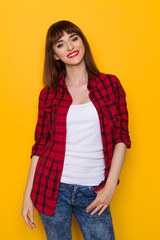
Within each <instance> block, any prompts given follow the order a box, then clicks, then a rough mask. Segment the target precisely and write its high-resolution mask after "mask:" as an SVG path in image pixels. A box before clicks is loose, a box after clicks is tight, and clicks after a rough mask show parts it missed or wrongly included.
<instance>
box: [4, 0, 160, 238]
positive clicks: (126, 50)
mask: <svg viewBox="0 0 160 240" xmlns="http://www.w3.org/2000/svg"><path fill="white" fill-rule="evenodd" d="M158 2H159V1H158V0H157V1H154V0H152V1H151V0H150V1H147V0H134V1H130V0H128V1H127V0H115V1H109V0H103V1H102V0H100V1H97V0H92V1H85V0H81V1H73V0H71V1H64V0H60V1H53V0H50V1H46V0H40V1H38V0H34V1H33V0H32V1H31V0H28V1H20V0H15V1H12V0H1V2H0V9H1V14H0V21H1V28H0V47H1V49H0V53H1V60H0V68H1V76H0V79H1V95H0V98H1V99H0V100H1V119H0V121H1V124H0V126H1V143H0V145H1V166H0V183H1V186H0V192H1V197H0V207H1V217H0V228H1V232H0V233H1V236H0V238H1V239H3V240H14V239H15V240H21V239H23V240H25V239H26V240H28V239H30V240H32V239H34V240H41V239H42V240H43V239H46V237H45V232H44V229H43V225H42V222H41V220H40V217H39V215H38V212H37V211H36V210H35V211H34V213H35V222H36V225H37V228H36V229H34V230H33V231H31V230H30V229H29V228H28V227H27V225H26V224H25V222H24V220H23V218H22V216H21V215H20V212H21V206H22V200H23V192H24V188H25V184H26V180H27V175H28V171H29V166H30V161H31V159H30V153H31V147H32V145H33V143H34V131H35V124H36V120H37V112H38V96H39V92H40V90H41V89H42V87H43V84H42V71H43V61H44V45H45V38H46V33H47V30H48V27H49V26H50V25H51V24H53V23H54V22H56V21H59V20H69V21H72V22H74V23H75V24H77V25H78V26H79V27H80V28H81V29H82V31H83V32H84V34H85V35H86V37H87V39H88V41H89V43H90V46H91V50H92V52H93V56H94V58H95V61H96V63H97V66H98V68H99V69H100V71H102V72H105V73H111V74H115V75H116V76H117V77H118V78H119V79H120V81H121V83H122V85H123V87H124V89H125V91H126V96H127V104H128V111H129V131H130V136H131V140H132V148H131V149H129V150H128V151H127V154H126V159H125V162H124V165H123V168H122V171H121V174H120V184H119V186H117V189H116V191H115V194H114V196H113V199H112V201H111V204H110V205H111V213H112V218H113V225H114V230H115V236H116V240H137V239H138V240H141V239H145V240H152V239H160V231H159V223H160V222H159V218H160V209H159V203H160V194H159V183H160V182H159V176H160V168H159V167H160V160H159V137H160V130H159V122H160V118H159V103H160V101H159V99H160V94H159V91H160V83H159V82H160V73H159V70H160V67H159V54H160V52H159V44H160V38H159V11H160V8H159V6H158ZM72 226H73V240H81V239H82V235H81V233H80V230H79V227H78V224H77V222H76V221H75V218H73V223H72Z"/></svg>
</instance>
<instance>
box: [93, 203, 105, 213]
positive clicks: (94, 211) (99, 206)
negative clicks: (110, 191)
mask: <svg viewBox="0 0 160 240" xmlns="http://www.w3.org/2000/svg"><path fill="white" fill-rule="evenodd" d="M101 207H103V204H100V205H98V206H97V207H96V208H95V209H94V210H93V211H92V212H91V215H93V214H95V213H96V212H97V211H98V210H99V209H101Z"/></svg>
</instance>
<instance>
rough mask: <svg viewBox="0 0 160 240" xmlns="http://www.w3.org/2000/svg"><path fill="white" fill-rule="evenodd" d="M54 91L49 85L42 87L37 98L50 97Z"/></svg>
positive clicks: (45, 98)
mask: <svg viewBox="0 0 160 240" xmlns="http://www.w3.org/2000/svg"><path fill="white" fill-rule="evenodd" d="M54 92H55V90H53V89H51V88H49V87H44V88H42V89H41V91H40V94H39V98H40V100H47V99H50V98H51V97H52V96H53V94H54Z"/></svg>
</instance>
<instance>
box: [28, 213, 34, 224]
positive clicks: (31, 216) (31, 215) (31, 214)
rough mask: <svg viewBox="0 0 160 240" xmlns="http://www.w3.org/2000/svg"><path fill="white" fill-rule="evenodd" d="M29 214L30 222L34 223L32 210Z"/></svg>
mask: <svg viewBox="0 0 160 240" xmlns="http://www.w3.org/2000/svg"><path fill="white" fill-rule="evenodd" d="M29 213H30V221H31V222H32V223H33V222H34V214H33V210H29Z"/></svg>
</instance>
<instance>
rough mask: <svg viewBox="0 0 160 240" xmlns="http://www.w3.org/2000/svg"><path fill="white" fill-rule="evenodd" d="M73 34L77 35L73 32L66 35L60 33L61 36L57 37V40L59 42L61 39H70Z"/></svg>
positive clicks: (65, 33)
mask: <svg viewBox="0 0 160 240" xmlns="http://www.w3.org/2000/svg"><path fill="white" fill-rule="evenodd" d="M73 34H77V33H75V32H71V33H67V32H65V31H63V32H62V33H61V35H60V36H59V37H58V40H60V39H62V38H68V37H70V36H71V35H73Z"/></svg>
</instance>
